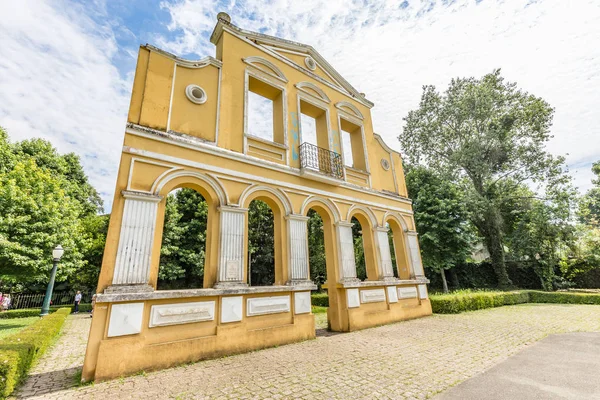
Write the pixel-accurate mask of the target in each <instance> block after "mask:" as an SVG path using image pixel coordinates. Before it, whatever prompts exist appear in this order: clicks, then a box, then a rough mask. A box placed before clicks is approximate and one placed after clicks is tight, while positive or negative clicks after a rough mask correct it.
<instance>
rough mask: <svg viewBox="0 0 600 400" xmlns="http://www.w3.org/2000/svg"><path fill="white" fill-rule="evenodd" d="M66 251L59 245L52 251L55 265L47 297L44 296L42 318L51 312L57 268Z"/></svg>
mask: <svg viewBox="0 0 600 400" xmlns="http://www.w3.org/2000/svg"><path fill="white" fill-rule="evenodd" d="M64 252H65V250H64V249H63V248H62V246H61V245H60V244H59V245H58V246H56V247H55V248H54V250H52V261H53V263H54V265H53V266H52V273H51V274H50V282H48V287H47V288H46V296H44V304H43V305H42V313H41V314H40V317H43V316H45V315H48V313H49V312H50V299H52V291H53V290H54V278H56V268H57V267H58V262H59V261H60V258H61V257H62V256H63V253H64Z"/></svg>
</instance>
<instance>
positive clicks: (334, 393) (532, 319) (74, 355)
mask: <svg viewBox="0 0 600 400" xmlns="http://www.w3.org/2000/svg"><path fill="white" fill-rule="evenodd" d="M88 327H89V320H84V319H81V318H78V317H74V318H73V317H72V318H71V319H69V321H68V324H67V325H66V326H65V328H64V332H63V333H64V336H63V337H62V338H61V339H60V340H59V342H58V343H57V344H56V346H55V347H54V348H52V349H51V350H49V352H48V353H47V355H46V356H45V357H44V358H43V360H42V362H41V363H40V364H38V365H37V367H36V368H35V369H34V370H33V371H32V376H31V377H30V378H29V380H28V381H27V383H26V385H25V387H24V388H23V389H22V390H21V391H20V392H19V395H20V397H21V398H26V397H29V398H43V399H80V398H86V399H87V398H92V399H116V398H126V399H204V398H223V399H227V398H235V399H239V398H242V399H244V398H273V399H278V398H343V399H348V398H393V399H422V398H427V397H432V396H433V395H435V394H436V393H439V392H441V391H443V390H445V389H447V388H449V387H450V386H453V385H455V384H457V383H459V382H462V381H464V380H466V379H467V378H470V377H472V376H474V375H476V374H478V373H480V372H482V371H484V370H487V369H489V368H490V367H492V366H494V365H495V364H497V363H499V362H500V361H503V360H505V359H506V358H507V357H509V356H510V355H512V354H514V353H516V352H518V351H520V350H522V349H523V348H525V347H526V346H528V345H530V344H532V343H533V342H535V341H538V340H540V339H542V338H544V337H545V336H547V335H549V334H552V333H562V332H574V331H596V332H598V331H600V306H589V305H538V304H526V305H519V306H508V307H501V308H496V309H491V310H483V311H476V312H469V313H463V314H459V315H435V316H432V317H427V318H421V319H417V320H413V321H406V322H401V323H397V324H393V325H387V326H382V327H378V328H373V329H366V330H363V331H360V332H353V333H346V334H337V335H331V336H327V337H319V338H317V339H316V340H311V341H306V342H302V343H297V344H292V345H287V346H281V347H277V348H272V349H267V350H262V351H256V352H252V353H247V354H241V355H237V356H232V357H226V358H221V359H217V360H210V361H203V362H199V363H195V364H189V365H184V366H181V367H176V368H171V369H168V370H163V371H157V372H151V373H150V372H149V373H143V374H139V375H137V376H132V377H128V378H121V379H116V380H113V381H110V382H104V383H99V384H92V385H87V386H80V387H69V386H72V385H73V381H72V380H69V379H67V377H70V376H72V375H73V374H75V371H78V368H77V367H76V366H77V365H78V364H81V362H82V358H83V354H84V347H85V340H86V335H85V333H86V331H87V329H88ZM55 377H57V378H59V379H60V380H58V379H57V380H58V382H56V381H54V380H55ZM63 384H64V386H62V387H61V385H63Z"/></svg>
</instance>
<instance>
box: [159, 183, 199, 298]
mask: <svg viewBox="0 0 600 400" xmlns="http://www.w3.org/2000/svg"><path fill="white" fill-rule="evenodd" d="M207 221H208V204H207V203H206V201H205V200H204V198H203V197H202V195H201V194H199V193H198V192H196V191H194V190H193V189H188V188H183V189H179V190H177V191H176V192H174V193H171V194H169V196H168V197H167V204H166V209H165V224H164V229H163V238H162V247H161V250H160V267H159V270H158V280H159V281H158V288H159V289H183V288H198V287H202V286H203V280H204V261H205V249H206V228H207Z"/></svg>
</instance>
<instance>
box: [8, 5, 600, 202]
mask: <svg viewBox="0 0 600 400" xmlns="http://www.w3.org/2000/svg"><path fill="white" fill-rule="evenodd" d="M219 11H225V12H227V13H228V14H229V15H230V16H231V18H232V22H233V23H234V24H235V25H237V26H239V27H241V28H244V29H247V30H252V31H258V32H262V33H266V34H270V35H275V36H279V37H282V38H286V39H290V40H294V41H298V42H301V43H307V44H310V45H312V46H313V47H314V48H315V49H317V51H319V52H320V53H321V55H323V56H324V57H325V58H326V59H327V60H328V61H329V63H330V64H332V65H333V67H334V68H336V70H337V71H338V72H339V73H341V75H342V76H344V78H345V79H346V80H347V81H349V82H350V83H351V84H352V85H353V86H354V87H355V88H357V89H358V91H360V92H364V93H366V95H367V98H368V99H369V100H371V101H373V102H374V103H375V107H374V108H373V109H372V113H373V119H374V129H375V132H377V133H379V134H380V135H382V136H383V138H384V140H385V141H386V143H387V144H388V145H390V147H392V148H395V149H397V150H400V151H401V148H400V146H399V143H398V141H397V139H396V138H397V136H398V134H399V133H400V132H401V130H402V126H403V121H402V119H403V118H404V117H405V116H406V114H407V113H408V111H410V110H412V109H415V108H417V107H418V104H419V99H420V96H421V91H422V86H423V85H426V84H432V85H435V86H436V87H437V88H438V89H439V90H441V91H443V90H444V89H445V88H446V87H447V86H448V83H449V82H450V80H451V79H452V78H454V77H468V76H475V77H481V76H483V75H484V74H486V73H489V72H492V71H493V70H494V69H496V68H501V69H502V75H503V76H504V77H505V78H506V79H507V80H508V81H511V82H516V83H517V84H518V86H519V87H520V88H522V89H523V90H525V91H527V92H530V93H532V94H535V95H536V96H539V97H542V98H544V99H545V100H546V101H548V102H549V103H550V104H551V105H552V106H553V107H554V108H555V116H554V125H553V127H552V134H553V139H552V140H551V141H550V142H549V144H548V150H549V151H550V152H552V153H554V154H557V155H563V156H565V157H566V160H567V164H568V167H569V171H570V173H571V175H572V176H573V179H574V183H575V185H576V186H577V187H578V188H579V189H580V191H582V192H584V191H585V190H587V189H589V188H590V187H591V185H592V183H591V178H592V173H591V164H592V162H594V161H597V160H600V94H599V93H600V45H598V43H600V1H598V0H537V1H536V0H438V1H435V0H394V1H379V0H371V1H358V0H357V1H347V0H327V1H316V0H303V1H296V0H268V1H264V0H247V1H236V0H229V1H207V0H171V1H169V0H161V1H157V0H148V1H143V0H71V1H67V0H0V15H2V18H0V126H3V127H4V128H5V129H7V130H8V132H9V135H10V137H11V140H14V141H16V140H22V139H26V138H32V137H42V138H45V139H47V140H49V141H51V142H52V143H53V145H54V146H55V147H56V148H58V150H59V151H60V152H62V153H66V152H75V153H77V154H78V155H79V156H80V157H81V161H82V164H83V166H84V169H85V171H86V173H87V174H88V176H89V177H90V181H91V183H92V185H94V186H95V187H96V188H97V190H98V191H99V192H100V194H101V196H102V198H103V199H104V202H105V209H106V211H110V206H111V202H112V197H113V194H114V186H115V181H116V174H117V169H118V164H119V157H120V152H121V146H122V143H123V135H124V128H125V123H126V114H127V109H128V107H129V99H130V95H131V87H132V82H133V71H134V68H135V63H136V58H137V52H138V47H139V45H141V44H146V43H150V44H154V45H156V46H158V47H161V48H163V49H165V50H168V51H171V52H174V53H175V54H177V55H179V56H182V57H185V58H189V59H199V58H202V57H204V56H207V55H211V56H214V55H215V49H214V46H213V45H212V44H211V43H210V42H209V36H210V33H211V32H212V29H213V27H214V25H215V23H216V15H217V13H218V12H219Z"/></svg>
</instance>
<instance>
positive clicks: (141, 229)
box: [112, 190, 162, 291]
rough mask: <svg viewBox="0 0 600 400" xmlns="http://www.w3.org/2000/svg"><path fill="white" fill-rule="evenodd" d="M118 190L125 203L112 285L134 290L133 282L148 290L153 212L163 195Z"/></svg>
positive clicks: (155, 211) (155, 213) (153, 226)
mask: <svg viewBox="0 0 600 400" xmlns="http://www.w3.org/2000/svg"><path fill="white" fill-rule="evenodd" d="M121 193H122V195H123V197H124V198H125V202H124V206H123V218H122V220H121V234H120V236H119V246H118V249H117V258H116V261H115V269H114V273H113V280H112V284H113V285H123V286H127V287H130V288H131V290H133V291H135V290H136V289H135V288H136V285H144V286H145V288H144V289H147V285H148V279H149V277H150V265H151V263H150V258H151V254H152V242H153V240H154V231H155V228H156V215H157V210H158V203H159V202H160V201H161V200H162V196H155V195H152V194H149V193H143V192H134V191H126V190H124V191H122V192H121Z"/></svg>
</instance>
